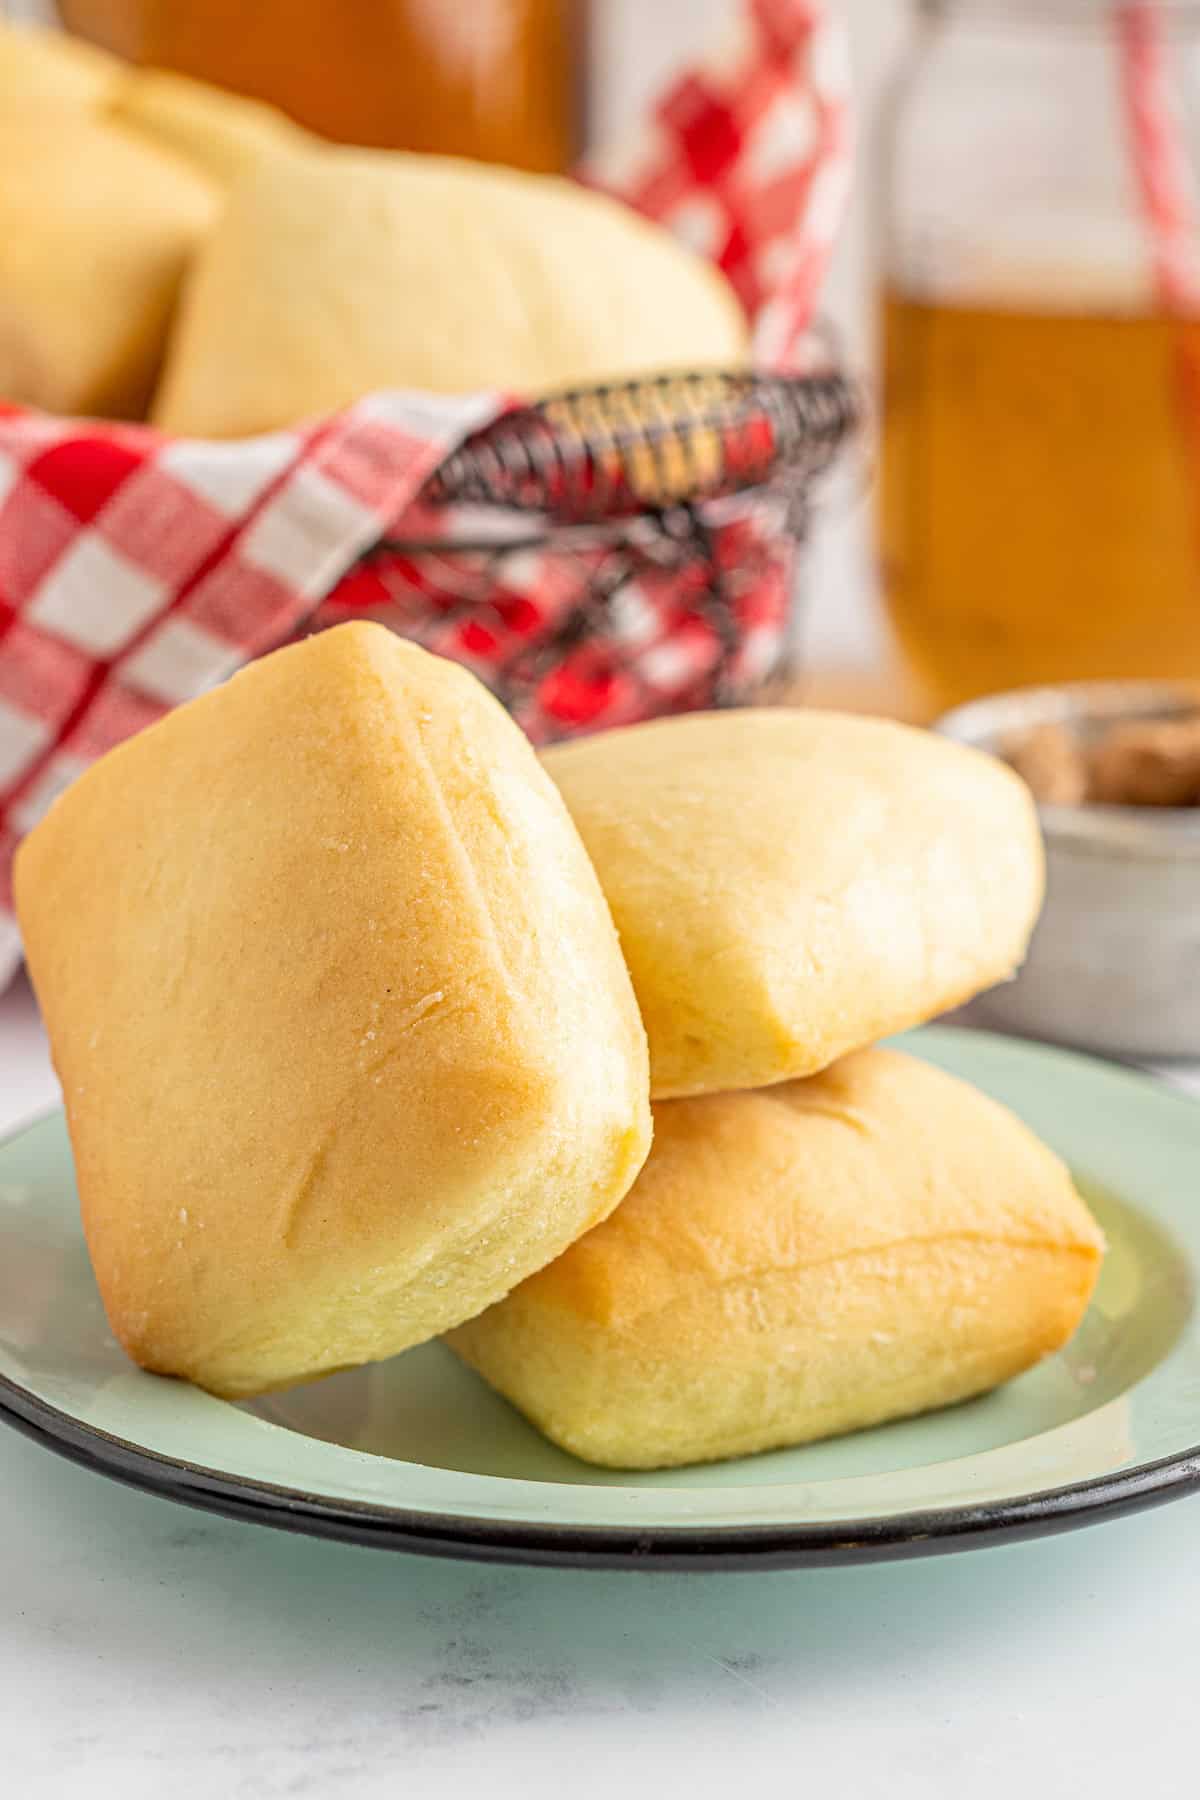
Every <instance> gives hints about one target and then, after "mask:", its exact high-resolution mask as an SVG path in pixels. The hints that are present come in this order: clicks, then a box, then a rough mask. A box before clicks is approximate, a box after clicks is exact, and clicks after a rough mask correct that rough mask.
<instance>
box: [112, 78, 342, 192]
mask: <svg viewBox="0 0 1200 1800" xmlns="http://www.w3.org/2000/svg"><path fill="white" fill-rule="evenodd" d="M110 116H111V117H112V118H114V119H115V120H117V121H118V122H119V123H121V124H123V125H126V126H128V127H129V129H130V130H132V131H137V132H140V133H141V134H142V135H143V136H144V137H145V138H147V139H148V140H149V141H150V142H151V143H156V144H158V145H160V146H161V147H162V148H163V149H165V150H170V151H173V152H175V153H176V154H177V155H179V156H182V157H185V158H186V159H187V160H188V162H191V163H194V164H195V165H196V167H197V168H198V169H200V170H201V171H202V172H203V173H204V174H205V175H207V176H209V177H210V178H211V179H212V180H213V181H216V182H219V183H220V184H221V185H222V186H223V187H230V186H232V184H233V183H234V182H235V181H237V180H238V179H239V178H240V177H241V176H242V175H244V174H245V172H246V171H247V169H251V168H253V167H254V165H255V164H256V163H257V162H258V161H259V159H260V157H263V156H269V155H273V154H275V153H277V152H279V151H281V150H286V149H287V148H289V146H290V147H292V148H295V149H299V148H302V147H303V146H304V145H305V144H306V143H307V142H309V141H310V140H309V139H308V134H307V133H306V132H304V131H301V129H300V127H299V126H298V125H293V124H292V122H291V120H290V119H288V118H286V117H285V115H284V114H283V113H281V112H279V111H278V109H277V108H276V107H274V106H268V105H266V103H265V102H264V101H262V100H247V99H245V98H244V96H242V95H241V94H229V93H225V92H223V90H222V89H220V88H216V87H210V85H209V84H208V82H206V81H193V80H192V79H191V78H190V76H187V75H174V74H171V73H168V72H167V71H165V70H162V69H133V70H131V71H130V72H129V74H128V75H127V76H126V77H125V79H124V80H123V81H122V82H121V84H120V86H119V87H118V89H117V91H116V93H115V94H114V96H113V99H112V104H111V107H110Z"/></svg>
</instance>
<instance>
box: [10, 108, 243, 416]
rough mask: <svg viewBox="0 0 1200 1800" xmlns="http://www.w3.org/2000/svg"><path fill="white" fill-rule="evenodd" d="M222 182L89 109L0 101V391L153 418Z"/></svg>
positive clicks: (60, 408) (71, 408) (25, 399)
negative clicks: (189, 274) (184, 295)
mask: <svg viewBox="0 0 1200 1800" xmlns="http://www.w3.org/2000/svg"><path fill="white" fill-rule="evenodd" d="M217 208H218V196H217V190H216V189H215V188H214V187H213V186H212V184H211V183H210V182H208V181H207V180H206V179H205V178H204V177H203V176H202V175H200V174H198V173H197V172H195V171H194V170H193V169H191V168H189V167H188V165H187V164H186V163H184V162H182V161H180V160H178V159H176V158H174V157H171V156H167V155H164V154H161V153H160V152H159V151H158V150H156V149H154V148H153V147H152V146H151V145H149V144H147V143H145V142H143V141H141V140H139V139H138V138H136V137H134V136H132V135H130V134H126V133H125V132H124V131H121V130H119V129H118V128H117V127H116V126H114V125H110V124H107V123H106V122H104V121H103V120H101V119H99V118H98V117H96V116H94V115H93V114H91V113H87V112H83V111H74V110H68V109H66V108H62V107H47V108H45V109H39V108H35V107H17V108H14V109H12V110H11V111H7V110H5V109H4V108H3V106H2V105H0V399H4V400H12V401H17V402H20V403H22V404H24V405H29V406H39V407H43V408H45V409H46V410H47V411H49V412H60V413H97V414H101V415H104V416H107V417H111V418H138V417H141V416H143V415H144V413H145V410H146V407H147V405H148V403H149V399H150V395H151V392H152V389H153V387H154V382H155V379H156V376H157V372H158V367H159V364H160V362H161V360H162V355H163V347H164V345H165V343H166V337H167V329H168V326H169V324H170V320H171V314H172V311H173V309H174V305H175V300H176V297H177V295H178V292H179V287H180V284H181V282H182V280H183V274H184V270H185V268H186V266H187V262H188V258H189V257H190V256H191V254H192V251H193V250H194V249H195V247H196V244H197V243H198V241H199V240H200V238H201V237H202V236H203V235H204V233H205V232H206V231H207V230H208V229H209V227H210V226H211V224H212V222H213V219H214V217H215V215H216V212H217Z"/></svg>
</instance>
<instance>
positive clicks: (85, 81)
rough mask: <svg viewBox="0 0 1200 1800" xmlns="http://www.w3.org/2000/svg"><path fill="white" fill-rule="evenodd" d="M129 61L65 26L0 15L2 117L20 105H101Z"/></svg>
mask: <svg viewBox="0 0 1200 1800" xmlns="http://www.w3.org/2000/svg"><path fill="white" fill-rule="evenodd" d="M124 67H125V65H124V63H122V62H121V61H120V60H119V58H117V57H115V56H109V54H108V52H107V51H105V50H97V49H96V48H95V46H94V45H92V44H85V43H84V42H83V41H82V40H81V39H80V38H77V37H70V36H69V35H68V34H67V33H66V32H65V31H46V30H42V29H41V28H40V27H39V26H37V25H14V24H5V22H4V21H3V20H0V118H6V117H8V116H10V115H11V114H12V113H13V112H15V110H16V109H17V107H18V106H25V105H30V106H36V107H45V106H46V105H47V104H48V103H49V104H51V105H54V106H74V107H79V108H82V109H84V110H87V109H89V108H95V107H101V106H103V105H104V104H105V103H106V101H107V100H108V98H109V96H110V95H111V94H112V92H113V90H114V89H115V88H116V86H117V83H118V82H119V81H120V79H121V72H122V70H123V69H124Z"/></svg>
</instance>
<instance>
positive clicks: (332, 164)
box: [155, 149, 747, 437]
mask: <svg viewBox="0 0 1200 1800" xmlns="http://www.w3.org/2000/svg"><path fill="white" fill-rule="evenodd" d="M746 350H747V327H746V321H745V319H744V317H743V314H742V311H741V307H740V305H739V303H738V301H737V299H736V298H735V296H734V293H733V290H732V289H731V288H730V287H729V286H728V284H727V283H726V281H725V278H724V277H723V276H722V275H720V274H718V273H717V271H716V270H715V269H713V268H712V267H711V266H710V265H709V264H708V263H705V262H704V261H702V260H701V258H700V257H698V256H696V255H694V254H693V253H692V252H691V251H690V250H687V249H685V248H684V247H683V246H682V245H680V244H679V243H677V242H676V241H675V240H674V239H673V238H671V237H670V236H668V234H667V233H666V232H664V231H662V230H661V229H660V228H659V227H657V226H655V225H651V224H649V223H648V222H647V221H646V220H644V219H641V218H638V217H637V216H636V215H635V214H634V213H632V212H631V211H630V210H629V209H628V208H627V207H624V206H622V205H620V204H618V202H617V201H615V200H611V199H608V198H607V197H606V196H604V195H602V194H597V193H591V192H588V191H587V190H586V189H584V188H581V187H579V186H578V185H577V184H576V183H574V182H570V181H563V180H560V179H558V178H556V177H552V176H546V175H525V174H519V173H517V172H516V171H514V170H511V169H494V168H484V167H482V166H481V165H479V164H476V163H470V162H465V161H455V160H454V159H452V158H448V157H431V156H405V155H400V154H395V153H392V152H389V151H369V150H333V149H322V150H313V151H311V152H309V153H307V154H303V155H300V154H298V155H295V156H289V157H287V158H283V157H271V158H270V159H268V160H265V161H264V162H262V163H260V165H259V166H258V168H257V170H256V172H255V174H254V175H253V176H252V177H251V178H249V179H248V180H247V181H246V182H245V183H243V184H242V185H240V186H239V187H238V188H237V189H236V191H235V192H234V193H233V195H232V196H231V198H230V202H229V207H228V210H227V211H226V213H225V216H224V218H223V220H222V223H221V226H220V229H219V230H218V231H217V232H216V233H215V234H214V235H213V237H212V239H211V240H210V242H209V243H208V245H207V246H206V248H205V252H204V255H203V256H202V257H201V258H200V259H199V261H198V263H197V266H196V270H195V274H194V278H193V279H192V281H191V282H190V283H189V287H188V292H187V297H186V301H185V305H184V307H183V310H182V313H181V319H180V324H179V328H178V330H177V332H176V333H175V336H174V338H173V340H172V346H171V354H170V357H169V360H168V364H167V370H166V374H165V378H164V381H163V385H162V389H161V392H160V394H159V396H158V400H157V403H156V409H155V411H156V417H157V419H158V422H159V423H160V424H161V425H163V426H165V427H166V429H167V430H169V431H177V432H188V433H193V434H197V435H201V436H205V437H238V436H240V435H243V434H245V433H250V432H256V431H266V430H270V429H272V428H273V427H275V426H279V425H287V424H291V423H292V422H293V421H295V420H297V419H300V418H303V417H305V416H306V415H308V414H312V413H320V412H324V411H327V410H329V409H332V408H334V407H338V406H342V405H344V404H346V403H347V402H349V401H352V400H357V399H359V398H360V397H361V396H362V395H363V394H365V393H367V392H369V391H370V390H371V389H372V388H377V387H400V388H415V389H421V390H424V391H427V392H434V393H459V392H471V391H473V390H476V389H486V388H503V389H506V390H507V391H509V392H512V393H518V394H527V395H531V396H532V395H537V394H541V393H543V392H546V391H548V390H552V389H555V388H562V387H567V386H570V385H572V384H574V383H587V382H595V381H601V380H604V379H606V378H608V377H610V376H630V375H635V374H641V373H645V372H646V371H648V370H657V369H662V368H671V369H679V368H685V369H686V368H692V367H697V368H711V367H713V366H715V365H725V364H730V363H734V364H736V363H740V362H742V361H744V360H745V356H746Z"/></svg>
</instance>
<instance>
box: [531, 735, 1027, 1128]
mask: <svg viewBox="0 0 1200 1800" xmlns="http://www.w3.org/2000/svg"><path fill="white" fill-rule="evenodd" d="M544 761H545V766H546V768H547V769H548V770H549V771H550V773H551V775H552V776H553V777H554V779H555V781H556V782H557V783H558V786H559V789H560V790H561V792H562V795H563V798H564V799H565V800H566V802H567V805H568V807H569V808H570V811H571V815H572V817H573V818H574V820H575V823H576V825H577V826H578V827H579V830H580V833H581V835H582V837H583V841H584V843H585V844H586V845H587V848H588V851H589V852H590V854H591V858H592V861H593V863H594V864H595V866H596V870H597V873H598V874H599V876H600V883H601V886H602V887H603V888H604V891H605V893H606V894H607V896H608V901H609V905H610V906H611V907H612V910H613V917H614V918H615V920H616V922H617V929H618V931H619V932H620V934H621V945H622V948H623V950H624V952H625V958H626V961H627V962H628V964H629V968H630V971H631V973H632V975H633V985H634V990H635V992H636V993H637V997H638V1002H639V1004H640V1006H641V1009H642V1017H643V1018H644V1019H645V1022H646V1030H647V1032H648V1034H649V1038H650V1070H651V1083H652V1089H653V1094H654V1097H655V1099H671V1098H675V1097H677V1096H681V1095H689V1094H702V1093H714V1092H719V1091H722V1090H724V1089H731V1088H758V1087H766V1086H768V1085H769V1084H770V1083H772V1082H777V1081H787V1080H791V1079H792V1078H794V1077H796V1076H800V1075H811V1074H814V1073H815V1072H816V1071H817V1070H819V1069H822V1068H826V1067H827V1066H828V1065H829V1064H830V1063H831V1062H834V1061H835V1060H836V1059H837V1058H838V1057H839V1056H844V1055H847V1054H848V1053H849V1052H850V1051H852V1050H858V1049H861V1048H862V1047H863V1046H864V1045H867V1044H871V1043H874V1042H876V1040H878V1039H879V1038H882V1037H886V1036H888V1035H889V1034H890V1033H892V1032H895V1031H900V1030H903V1029H904V1028H906V1027H907V1026H910V1025H915V1024H919V1023H921V1022H922V1021H924V1020H926V1019H929V1018H932V1017H933V1016H934V1015H935V1014H937V1013H940V1012H944V1011H946V1010H947V1008H949V1007H951V1006H955V1005H958V1004H959V1003H960V1002H962V1001H965V1000H967V999H968V998H969V997H970V996H971V995H972V994H976V993H979V992H980V991H981V990H983V989H984V988H987V987H991V986H992V985H993V984H994V983H996V982H998V981H1002V980H1004V979H1005V978H1006V977H1007V976H1009V975H1011V974H1012V973H1013V972H1014V971H1015V970H1016V968H1017V967H1018V965H1019V964H1020V962H1021V960H1022V958H1023V956H1024V954H1025V950H1026V947H1027V945H1028V942H1029V936H1030V933H1031V931H1032V929H1033V926H1034V922H1035V920H1036V919H1037V915H1038V912H1039V910H1040V908H1041V903H1042V893H1043V880H1044V876H1043V856H1042V842H1041V836H1040V832H1039V829H1038V822H1037V813H1036V809H1035V807H1034V804H1033V801H1032V798H1031V796H1030V794H1029V791H1028V789H1027V788H1026V787H1025V785H1024V784H1023V782H1021V781H1020V780H1019V779H1018V777H1017V776H1016V775H1014V774H1013V772H1012V770H1011V769H1008V768H1007V767H1005V766H1004V765H1003V764H1002V763H1000V762H998V761H997V760H995V759H994V758H992V757H989V756H984V755H982V754H981V753H980V752H979V751H976V750H967V749H964V748H962V747H961V746H959V745H957V744H951V743H948V742H947V741H946V740H945V739H943V738H937V737H933V736H931V735H930V734H929V733H927V732H923V731H916V730H913V729H911V728H909V727H908V726H903V725H894V724H891V723H888V722H886V721H884V720H880V719H865V718H851V717H848V716H843V715H841V714H837V713H821V712H813V711H789V710H785V709H779V710H774V709H772V710H766V709H764V710H761V711H747V712H734V713H714V714H700V715H696V716H693V717H691V718H686V719H668V720H663V721H660V722H659V723H656V724H651V725H637V726H633V727H631V728H629V729H627V730H624V731H613V732H607V733H603V734H601V735H599V736H597V737H593V738H588V739H585V740H583V741H581V742H579V743H574V744H566V745H561V746H559V747H557V748H555V749H553V750H550V751H548V752H547V753H546V755H545V757H544Z"/></svg>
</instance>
